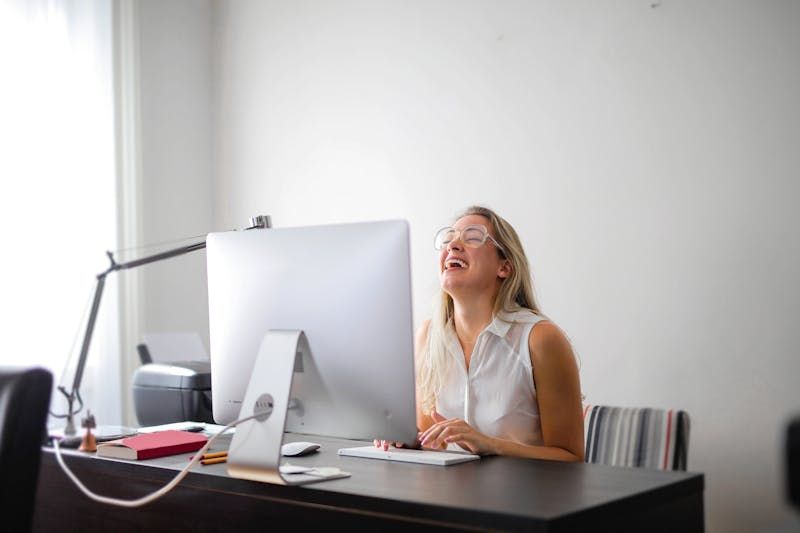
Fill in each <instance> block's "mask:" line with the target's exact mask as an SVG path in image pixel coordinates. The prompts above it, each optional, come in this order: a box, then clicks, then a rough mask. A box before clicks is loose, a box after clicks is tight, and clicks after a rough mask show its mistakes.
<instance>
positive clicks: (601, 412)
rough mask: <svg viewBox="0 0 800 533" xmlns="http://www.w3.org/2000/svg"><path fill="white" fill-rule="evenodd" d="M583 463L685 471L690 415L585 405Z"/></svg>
mask: <svg viewBox="0 0 800 533" xmlns="http://www.w3.org/2000/svg"><path fill="white" fill-rule="evenodd" d="M583 430H584V434H585V436H586V450H585V451H586V459H585V460H586V462H587V463H601V464H607V465H611V466H633V467H642V468H654V469H658V470H686V460H687V455H688V451H689V415H688V414H687V413H686V412H685V411H680V410H673V409H652V408H635V407H609V406H604V405H586V406H584V410H583Z"/></svg>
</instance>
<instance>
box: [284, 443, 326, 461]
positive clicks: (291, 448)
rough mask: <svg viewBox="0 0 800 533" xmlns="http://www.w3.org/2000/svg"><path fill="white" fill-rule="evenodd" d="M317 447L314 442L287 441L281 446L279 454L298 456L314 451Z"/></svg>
mask: <svg viewBox="0 0 800 533" xmlns="http://www.w3.org/2000/svg"><path fill="white" fill-rule="evenodd" d="M318 449H319V444H317V443H315V442H287V443H286V444H284V445H283V446H281V454H282V455H285V456H289V457H299V456H301V455H308V454H309V453H314V452H315V451H317V450H318Z"/></svg>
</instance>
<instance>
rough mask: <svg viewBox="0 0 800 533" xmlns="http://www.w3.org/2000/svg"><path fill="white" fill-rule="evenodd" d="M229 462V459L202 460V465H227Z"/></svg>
mask: <svg viewBox="0 0 800 533" xmlns="http://www.w3.org/2000/svg"><path fill="white" fill-rule="evenodd" d="M227 461H228V458H227V457H217V458H216V459H201V460H200V464H201V465H203V466H205V465H215V464H217V463H225V462H227Z"/></svg>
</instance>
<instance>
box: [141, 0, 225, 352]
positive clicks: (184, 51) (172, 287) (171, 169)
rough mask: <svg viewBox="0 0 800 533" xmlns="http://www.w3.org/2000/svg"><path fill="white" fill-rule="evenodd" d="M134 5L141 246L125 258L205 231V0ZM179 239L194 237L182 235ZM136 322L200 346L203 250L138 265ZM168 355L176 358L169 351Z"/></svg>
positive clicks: (208, 205)
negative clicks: (189, 337) (189, 335)
mask: <svg viewBox="0 0 800 533" xmlns="http://www.w3.org/2000/svg"><path fill="white" fill-rule="evenodd" d="M138 8H139V27H140V35H139V46H140V50H139V63H140V65H139V66H140V91H141V96H140V98H141V152H142V155H141V158H142V171H141V173H142V178H141V179H142V185H141V204H142V205H141V210H142V226H141V236H140V242H141V243H142V244H143V245H148V246H149V245H152V244H154V243H165V244H163V245H161V246H156V247H148V248H146V249H138V250H134V251H131V252H130V253H129V254H127V258H128V259H134V258H139V257H142V256H143V255H148V254H152V253H156V252H160V251H164V250H166V249H170V248H174V247H176V246H179V245H182V244H189V243H192V242H197V241H201V240H203V239H204V238H205V234H206V233H208V232H209V231H211V230H212V229H214V228H213V226H212V223H211V222H212V213H213V207H212V203H213V199H212V197H211V190H212V188H211V176H212V135H213V130H212V128H211V119H212V113H211V88H212V84H211V13H212V9H211V3H210V1H208V0H204V1H202V2H199V1H195V0H170V1H169V2H162V1H160V0H142V1H140V2H139V3H138ZM187 237H196V238H194V239H187ZM139 271H140V272H141V274H142V278H141V279H142V281H141V283H142V287H143V294H142V299H143V301H142V305H141V308H142V326H141V331H140V333H139V335H140V336H139V338H138V341H137V342H141V341H142V340H143V339H144V337H143V336H144V335H146V334H148V333H169V332H184V331H192V332H196V333H198V334H199V335H200V336H201V338H202V339H203V340H204V341H205V344H206V346H208V342H207V339H208V300H207V289H206V283H207V282H206V276H205V252H203V251H200V252H193V253H191V254H190V255H185V256H181V257H177V258H173V259H170V260H167V261H162V262H159V263H155V264H152V265H148V266H144V267H142V268H141V269H139ZM175 357H176V359H180V358H181V357H183V356H182V355H181V354H175Z"/></svg>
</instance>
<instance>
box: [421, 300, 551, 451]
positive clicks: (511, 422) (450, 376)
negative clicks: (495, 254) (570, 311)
mask: <svg viewBox="0 0 800 533" xmlns="http://www.w3.org/2000/svg"><path fill="white" fill-rule="evenodd" d="M542 320H544V318H543V317H541V316H539V315H536V314H534V313H533V312H531V311H517V312H515V313H498V314H497V315H496V316H495V318H494V320H493V321H492V323H491V324H489V325H488V326H486V329H484V330H483V331H482V332H481V333H480V335H478V338H477V340H476V341H475V347H474V348H473V350H472V356H471V358H470V364H469V369H467V367H466V363H465V360H464V351H463V350H462V348H461V344H460V343H459V342H458V337H457V336H456V332H455V329H454V327H453V324H452V322H451V323H450V324H448V325H447V329H446V332H445V339H446V342H447V347H448V353H449V355H450V356H451V358H452V359H451V361H450V364H449V365H447V370H446V373H445V375H444V379H443V381H442V390H441V391H440V394H439V397H438V398H437V401H436V410H437V411H438V412H439V413H441V414H442V415H443V416H445V417H446V418H461V419H463V420H464V421H466V422H467V423H468V424H469V425H471V426H472V427H474V428H475V429H477V430H478V431H480V432H481V433H484V434H486V435H489V436H492V437H499V438H502V439H507V440H512V441H516V442H520V443H523V444H534V445H541V444H542V443H543V441H542V428H541V424H540V422H539V404H538V403H537V401H536V387H535V386H534V382H533V366H532V365H531V356H530V349H529V347H528V338H529V336H530V332H531V329H532V328H533V326H534V325H536V323H538V322H540V321H542ZM451 446H452V445H451Z"/></svg>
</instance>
